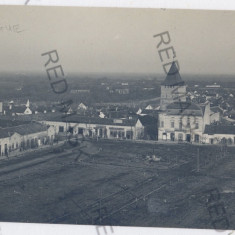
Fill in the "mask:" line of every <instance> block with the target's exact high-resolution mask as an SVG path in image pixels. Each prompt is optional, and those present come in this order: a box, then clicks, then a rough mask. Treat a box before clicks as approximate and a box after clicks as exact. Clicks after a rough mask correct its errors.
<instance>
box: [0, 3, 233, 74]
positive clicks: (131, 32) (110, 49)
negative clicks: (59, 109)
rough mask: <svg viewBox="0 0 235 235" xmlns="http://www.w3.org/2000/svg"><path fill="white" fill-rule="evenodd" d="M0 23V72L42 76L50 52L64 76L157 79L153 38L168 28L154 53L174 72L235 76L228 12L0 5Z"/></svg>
mask: <svg viewBox="0 0 235 235" xmlns="http://www.w3.org/2000/svg"><path fill="white" fill-rule="evenodd" d="M0 19H1V21H0V57H1V58H0V61H1V63H0V73H13V74H16V75H17V74H26V75H27V76H30V75H33V74H45V70H46V68H45V67H44V64H45V63H46V58H45V57H42V56H41V54H42V53H45V52H48V51H51V50H57V53H58V55H59V58H60V59H59V62H58V64H60V65H61V66H62V67H63V70H64V73H65V74H66V75H68V74H83V73H94V74H105V73H128V74H132V73H135V74H164V70H163V67H162V64H163V63H162V62H161V60H160V57H159V54H158V49H157V45H158V43H159V40H160V39H159V37H156V38H154V37H153V35H155V34H159V33H162V32H165V31H168V32H169V34H170V37H171V42H170V43H169V44H168V45H166V46H165V47H164V45H162V46H161V48H159V49H163V48H166V47H169V46H173V48H174V50H175V52H176V58H175V59H177V60H178V63H179V65H180V73H181V75H182V74H197V75H201V74H202V75H203V74H210V75H220V74H226V75H235V66H234V65H235V55H234V51H235V50H234V49H235V12H232V11H207V10H160V9H159V10H158V9H129V8H128V9H125V8H120V9H117V8H78V7H73V8H72V7H35V6H34V7H33V6H31V7H30V6H0ZM14 25H15V26H14ZM9 26H10V27H13V26H14V27H15V28H17V30H16V31H17V32H18V33H17V32H14V30H12V31H10V30H9V29H6V27H8V28H9ZM12 29H13V28H12ZM19 31H21V32H19ZM58 64H57V65H58ZM49 67H50V66H49V65H48V67H47V68H49ZM51 67H52V66H51Z"/></svg>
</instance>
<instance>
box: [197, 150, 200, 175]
mask: <svg viewBox="0 0 235 235" xmlns="http://www.w3.org/2000/svg"><path fill="white" fill-rule="evenodd" d="M199 171H200V159H199V148H197V172H199Z"/></svg>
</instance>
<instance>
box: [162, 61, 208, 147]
mask: <svg viewBox="0 0 235 235" xmlns="http://www.w3.org/2000/svg"><path fill="white" fill-rule="evenodd" d="M209 124H210V104H209V102H207V103H205V104H203V105H197V104H194V103H192V102H190V101H188V100H187V93H186V85H185V82H184V81H183V80H182V78H181V76H180V73H179V71H178V68H177V67H176V64H175V63H174V62H173V63H172V65H171V68H170V70H169V72H168V74H167V76H166V78H165V80H164V81H163V82H162V84H161V102H160V112H159V123H158V140H164V141H187V142H196V143H200V142H202V140H203V133H204V130H205V126H206V125H209Z"/></svg>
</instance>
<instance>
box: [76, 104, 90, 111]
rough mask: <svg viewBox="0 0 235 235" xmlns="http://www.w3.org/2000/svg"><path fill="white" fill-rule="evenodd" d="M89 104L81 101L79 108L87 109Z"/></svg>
mask: <svg viewBox="0 0 235 235" xmlns="http://www.w3.org/2000/svg"><path fill="white" fill-rule="evenodd" d="M87 108H88V107H87V106H86V105H85V104H83V103H80V104H79V105H78V110H81V109H82V110H87Z"/></svg>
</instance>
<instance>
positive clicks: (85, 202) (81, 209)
mask: <svg viewBox="0 0 235 235" xmlns="http://www.w3.org/2000/svg"><path fill="white" fill-rule="evenodd" d="M198 149H199V152H198ZM234 152H235V148H232V147H228V148H226V149H221V147H220V146H195V145H189V144H182V145H180V144H177V145H176V144H175V145H169V144H167V145H163V144H147V143H145V144H144V143H133V142H127V141H105V140H99V141H84V142H83V143H81V145H80V146H79V147H76V148H70V147H67V148H66V149H65V151H64V152H61V153H56V154H55V153H49V152H48V150H42V151H38V152H36V153H34V154H32V153H30V154H28V155H26V156H23V157H20V158H14V159H10V160H3V161H0V176H1V178H0V190H1V194H0V220H1V221H14V222H34V223H68V224H111V225H123V226H161V227H165V226H167V227H191V228H193V227H196V228H212V226H211V222H210V217H209V214H208V211H207V208H206V207H205V205H204V203H203V202H202V200H201V197H202V196H203V192H204V191H205V190H207V189H212V188H214V187H217V188H218V189H219V191H220V193H221V200H222V201H223V202H224V205H225V208H226V211H227V215H228V218H229V221H230V227H231V228H234V227H235V226H234V225H235V223H234V219H235V212H234V211H235V210H234V208H232V206H231V205H235V198H234V192H235V180H234V179H235V172H234V167H235V159H234ZM136 153H138V154H136ZM152 154H155V155H156V156H157V157H159V158H160V161H156V162H154V161H149V160H147V156H148V155H149V156H150V155H152ZM198 156H199V157H198ZM198 162H199V164H198ZM198 166H200V168H199V170H200V171H199V172H197V170H198Z"/></svg>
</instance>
